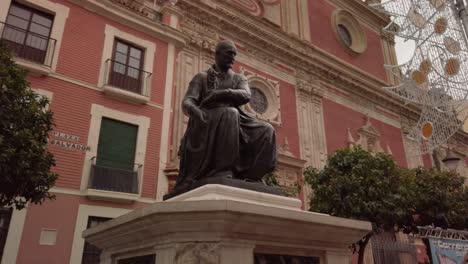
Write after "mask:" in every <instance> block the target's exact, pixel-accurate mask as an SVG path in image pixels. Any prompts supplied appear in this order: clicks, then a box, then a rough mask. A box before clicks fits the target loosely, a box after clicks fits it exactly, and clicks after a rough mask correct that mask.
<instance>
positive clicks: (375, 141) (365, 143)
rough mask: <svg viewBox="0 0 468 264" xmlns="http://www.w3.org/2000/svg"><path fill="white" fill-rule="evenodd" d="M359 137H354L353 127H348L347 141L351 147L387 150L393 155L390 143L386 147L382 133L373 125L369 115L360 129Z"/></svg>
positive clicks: (376, 150)
mask: <svg viewBox="0 0 468 264" xmlns="http://www.w3.org/2000/svg"><path fill="white" fill-rule="evenodd" d="M358 135H359V139H358V140H357V141H356V140H354V138H353V135H352V133H351V129H350V128H348V138H347V143H348V146H349V147H352V146H360V147H361V148H362V149H364V150H367V151H370V152H385V153H387V154H390V155H392V150H391V148H390V145H388V144H387V145H386V147H385V149H384V148H383V147H382V146H381V143H380V133H379V131H378V130H377V129H376V128H375V127H374V126H372V123H371V121H370V118H369V116H366V124H365V125H364V126H362V127H361V128H359V129H358Z"/></svg>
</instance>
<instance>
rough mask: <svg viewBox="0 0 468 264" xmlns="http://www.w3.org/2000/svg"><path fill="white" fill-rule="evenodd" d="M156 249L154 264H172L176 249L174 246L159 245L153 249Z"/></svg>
mask: <svg viewBox="0 0 468 264" xmlns="http://www.w3.org/2000/svg"><path fill="white" fill-rule="evenodd" d="M155 249H156V263H166V264H173V263H175V262H174V259H175V255H176V249H175V247H174V245H171V244H166V245H159V246H156V247H155Z"/></svg>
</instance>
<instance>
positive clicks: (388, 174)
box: [304, 147, 468, 263]
mask: <svg viewBox="0 0 468 264" xmlns="http://www.w3.org/2000/svg"><path fill="white" fill-rule="evenodd" d="M304 176H305V177H304V179H305V182H306V183H307V184H309V185H310V186H311V187H312V189H313V190H314V195H313V196H312V197H311V199H310V206H311V210H314V211H317V212H320V213H326V214H330V215H333V216H338V217H346V218H353V219H358V220H364V221H369V222H371V223H372V227H373V230H372V231H371V232H370V233H368V234H367V235H366V236H364V237H363V238H362V239H361V240H360V241H358V242H356V243H355V245H354V248H355V249H356V248H358V252H359V258H358V263H363V257H364V250H365V247H366V245H367V243H368V242H369V240H370V238H371V237H372V236H373V235H374V234H376V233H378V232H381V231H390V232H394V231H397V230H403V231H404V232H405V233H410V232H413V231H415V229H414V227H416V226H417V225H419V226H425V225H435V226H438V227H442V228H447V227H451V228H458V229H467V228H468V188H467V187H466V186H465V185H464V178H463V177H461V176H460V175H458V174H456V173H454V172H441V171H438V170H425V169H423V168H417V169H404V168H399V167H398V166H396V164H395V162H394V161H393V159H392V157H391V156H390V155H387V154H383V153H375V154H373V153H370V152H367V151H365V150H362V149H361V148H359V147H357V148H347V149H342V150H338V151H336V152H335V153H334V154H333V155H331V156H330V157H329V159H328V163H327V165H326V166H325V167H324V168H323V169H322V170H317V169H314V168H308V169H307V170H306V171H305V173H304Z"/></svg>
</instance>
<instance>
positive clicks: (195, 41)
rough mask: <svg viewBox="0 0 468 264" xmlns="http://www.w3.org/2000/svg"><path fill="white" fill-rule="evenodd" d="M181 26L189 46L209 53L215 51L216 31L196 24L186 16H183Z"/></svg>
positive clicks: (217, 38)
mask: <svg viewBox="0 0 468 264" xmlns="http://www.w3.org/2000/svg"><path fill="white" fill-rule="evenodd" d="M181 26H182V30H183V31H184V32H185V33H186V34H188V35H189V37H190V40H189V45H191V46H195V47H198V48H201V49H204V50H208V51H211V52H214V51H215V47H216V43H217V42H218V40H219V35H218V33H217V31H216V30H214V29H212V28H210V27H207V26H204V25H203V24H200V23H197V22H196V21H194V20H193V19H190V18H188V17H187V16H184V18H183V20H182V25H181Z"/></svg>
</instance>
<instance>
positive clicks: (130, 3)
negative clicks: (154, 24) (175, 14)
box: [110, 0, 162, 22]
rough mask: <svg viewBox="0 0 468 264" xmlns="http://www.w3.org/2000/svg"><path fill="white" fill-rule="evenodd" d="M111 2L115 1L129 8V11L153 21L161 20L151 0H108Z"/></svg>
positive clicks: (160, 15)
mask: <svg viewBox="0 0 468 264" xmlns="http://www.w3.org/2000/svg"><path fill="white" fill-rule="evenodd" d="M110 1H111V2H113V3H116V4H118V5H120V6H122V7H125V8H127V9H130V10H131V11H133V12H135V13H137V14H139V15H141V16H143V17H146V18H148V19H150V20H153V21H158V22H161V20H162V14H161V13H160V12H158V11H157V10H156V9H155V7H154V5H153V1H151V2H148V1H146V0H110ZM158 2H159V1H158Z"/></svg>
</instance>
